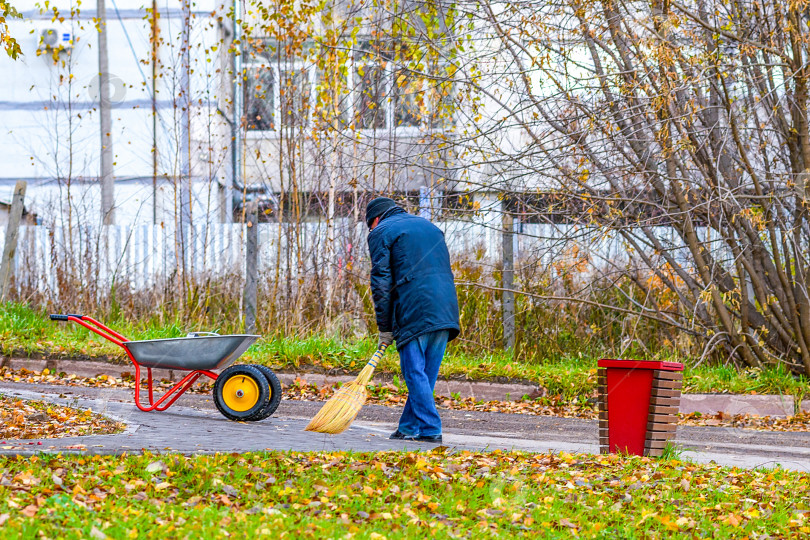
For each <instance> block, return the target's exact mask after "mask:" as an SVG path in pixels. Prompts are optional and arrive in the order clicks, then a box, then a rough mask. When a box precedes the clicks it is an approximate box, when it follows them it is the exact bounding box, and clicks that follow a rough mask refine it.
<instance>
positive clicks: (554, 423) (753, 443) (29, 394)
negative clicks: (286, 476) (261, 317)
mask: <svg viewBox="0 0 810 540" xmlns="http://www.w3.org/2000/svg"><path fill="white" fill-rule="evenodd" d="M0 393H3V394H6V395H17V396H20V397H24V398H31V399H45V400H48V401H52V402H56V403H60V404H68V405H74V406H78V407H82V408H91V409H93V411H95V412H102V413H105V414H107V415H109V416H112V417H114V418H116V419H119V420H122V421H124V422H126V423H127V424H128V428H127V430H126V431H125V432H124V433H122V434H117V435H104V436H89V437H70V438H63V439H46V440H41V441H4V443H3V444H2V445H0V453H3V454H31V453H36V452H42V451H45V452H60V451H61V452H69V451H81V452H91V453H120V452H137V451H141V450H143V449H145V450H149V451H152V452H168V451H176V452H182V453H208V452H240V451H249V450H264V449H276V450H304V451H306V450H354V451H376V450H401V449H403V448H405V449H414V450H420V449H421V450H424V449H430V448H432V445H429V444H418V443H413V442H409V443H403V442H400V441H390V440H388V438H387V436H388V434H389V433H390V432H391V431H393V430H394V429H395V427H396V423H397V420H398V418H399V413H400V410H399V409H396V408H389V407H383V406H379V405H367V406H365V407H364V408H363V409H362V411H361V412H360V414H359V415H358V418H357V420H356V421H355V423H354V424H353V425H352V427H351V428H350V429H349V430H348V431H346V432H344V433H342V434H340V435H320V434H314V433H309V432H305V431H303V428H304V426H305V425H306V424H307V422H308V421H309V419H310V418H311V417H312V416H314V414H315V413H316V412H317V411H318V410H319V409H320V407H321V406H322V404H323V403H322V402H305V401H286V400H285V401H282V402H281V405H280V406H279V408H278V410H277V411H276V413H275V414H274V415H273V416H272V417H270V418H268V419H266V420H263V421H261V422H256V423H240V422H231V421H228V420H226V419H225V418H224V417H222V416H221V415H220V414H219V413H218V412H217V411H216V409H215V407H214V404H213V401H212V400H211V397H210V396H207V395H186V396H184V397H183V398H181V399H180V400H179V401H178V403H176V404H175V405H173V406H172V407H171V408H170V409H169V410H167V411H165V412H162V413H144V412H141V411H139V410H138V409H137V408H136V407H135V405H134V401H133V400H134V397H133V392H132V391H131V390H126V389H107V388H85V387H66V386H46V385H34V384H20V383H8V382H3V383H0ZM440 412H441V415H442V422H443V427H444V445H445V446H451V447H455V448H459V449H472V450H484V449H495V448H502V449H514V450H526V451H533V452H549V451H552V452H559V451H566V452H590V453H594V452H597V451H598V444H597V424H596V421H594V420H582V419H575V418H559V417H550V416H530V415H521V414H504V413H487V412H477V411H455V410H442V411H440ZM38 442H41V443H42V444H41V445H40V444H37V443H38ZM675 442H676V444H677V445H678V447H679V448H680V449H681V450H682V454H681V455H682V457H684V458H686V459H691V460H693V461H696V462H704V463H705V462H712V461H714V462H717V463H719V464H723V465H735V466H741V467H748V468H751V467H773V466H782V467H785V468H789V469H794V470H801V471H808V472H810V433H807V432H802V433H782V432H767V431H754V430H743V429H737V428H724V427H679V428H678V432H677V436H676V440H675ZM31 443H33V444H31Z"/></svg>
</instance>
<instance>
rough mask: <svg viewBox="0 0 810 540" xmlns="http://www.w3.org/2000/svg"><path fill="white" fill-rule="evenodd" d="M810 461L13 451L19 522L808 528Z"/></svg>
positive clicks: (234, 527)
mask: <svg viewBox="0 0 810 540" xmlns="http://www.w3.org/2000/svg"><path fill="white" fill-rule="evenodd" d="M808 500H810V475H808V474H807V473H795V472H789V471H784V470H779V469H777V470H773V471H766V470H751V471H748V470H737V469H728V468H721V467H719V466H716V465H693V464H688V463H682V462H679V461H662V460H655V459H651V458H639V457H626V456H619V455H609V456H592V455H591V456H585V455H569V454H557V455H549V454H523V453H502V452H497V451H496V452H490V453H473V452H466V451H465V452H458V453H447V452H446V451H445V449H443V448H438V449H436V450H435V451H433V452H431V453H415V452H410V453H404V452H380V453H374V454H351V453H280V452H268V453H263V452H262V453H247V454H215V455H198V456H183V455H175V454H167V455H161V456H154V455H150V454H148V453H147V454H144V455H138V456H99V455H95V456H61V455H59V456H39V457H31V458H22V457H8V458H0V526H2V527H3V532H4V536H6V537H34V536H43V537H46V538H48V537H50V538H54V537H82V538H98V539H102V538H138V537H145V536H148V535H150V534H152V533H155V532H158V531H159V532H160V535H161V536H162V537H166V536H169V537H177V538H181V537H194V538H200V537H204V538H208V537H225V536H233V537H237V538H239V537H245V538H254V537H260V536H268V537H281V538H283V537H285V536H289V537H295V538H351V537H353V536H358V537H361V538H376V539H382V538H415V537H425V536H426V535H429V536H431V537H434V538H457V537H468V538H469V537H472V538H482V537H491V538H502V537H533V538H537V537H543V538H571V537H581V538H596V537H599V538H630V537H653V538H657V537H662V536H666V537H672V536H681V537H688V538H692V537H713V538H742V537H746V536H747V537H749V538H756V537H770V538H773V537H779V538H806V537H807V535H808V534H810V508H808Z"/></svg>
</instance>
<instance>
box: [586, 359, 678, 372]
mask: <svg viewBox="0 0 810 540" xmlns="http://www.w3.org/2000/svg"><path fill="white" fill-rule="evenodd" d="M597 365H598V366H599V367H605V368H623V369H665V370H667V371H683V364H681V363H680V362H658V361H652V360H621V359H618V358H602V359H601V360H599V362H598V363H597Z"/></svg>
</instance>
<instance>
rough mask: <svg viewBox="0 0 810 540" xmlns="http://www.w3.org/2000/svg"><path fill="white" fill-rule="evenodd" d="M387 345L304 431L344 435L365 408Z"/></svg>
mask: <svg viewBox="0 0 810 540" xmlns="http://www.w3.org/2000/svg"><path fill="white" fill-rule="evenodd" d="M386 347H387V346H386V345H380V348H378V349H377V352H375V353H374V356H372V357H371V360H369V361H368V364H366V365H365V367H363V370H362V371H361V372H360V375H358V376H357V378H356V379H355V380H353V381H352V382H350V383H346V384H344V385H343V386H342V387H341V388H340V389H339V390H338V391H337V392H335V395H333V396H332V397H331V398H330V399H329V401H327V402H326V403H324V405H323V407H322V408H321V410H320V411H318V414H316V415H315V417H314V418H313V419H312V420H310V422H309V424H307V427H305V428H304V431H316V432H318V433H330V434H332V435H335V434H337V433H343V432H344V431H346V429H348V427H349V426H350V425H352V422H353V421H354V419H355V417H356V416H357V413H358V412H360V409H361V408H362V407H363V404H364V403H365V402H366V397H367V395H368V393H367V391H366V385H367V384H368V382H369V381H370V380H371V376H372V375H373V374H374V368H376V367H377V362H379V361H380V358H382V356H383V354H384V353H385V349H386Z"/></svg>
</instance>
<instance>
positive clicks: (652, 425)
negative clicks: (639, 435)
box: [647, 422, 678, 433]
mask: <svg viewBox="0 0 810 540" xmlns="http://www.w3.org/2000/svg"><path fill="white" fill-rule="evenodd" d="M677 428H678V426H677V424H668V423H664V422H648V423H647V433H650V432H653V431H666V432H670V433H675V430H676V429H677Z"/></svg>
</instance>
